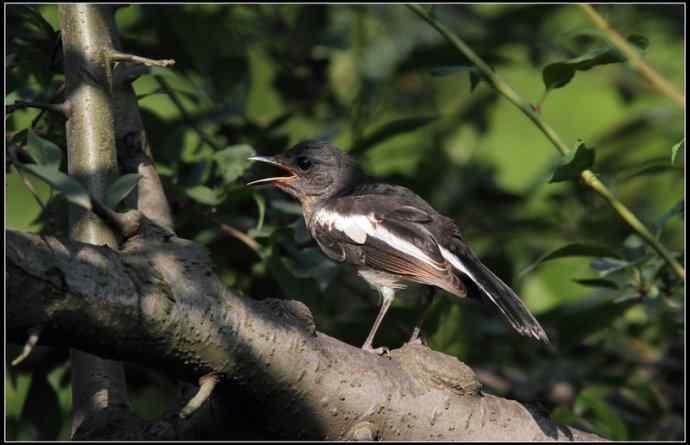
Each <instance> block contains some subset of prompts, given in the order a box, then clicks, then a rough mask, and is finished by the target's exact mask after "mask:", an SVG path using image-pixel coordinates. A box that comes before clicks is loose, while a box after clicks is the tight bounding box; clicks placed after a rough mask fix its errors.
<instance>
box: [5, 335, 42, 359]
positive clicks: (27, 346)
mask: <svg viewBox="0 0 690 445" xmlns="http://www.w3.org/2000/svg"><path fill="white" fill-rule="evenodd" d="M42 331H43V326H35V327H33V328H30V329H29V338H27V339H26V343H24V349H23V350H22V353H21V354H19V355H18V356H17V358H15V359H14V360H12V366H17V365H18V364H20V363H21V362H23V361H24V360H25V359H26V358H27V357H28V356H29V355H30V354H31V351H33V350H34V346H36V343H38V339H39V337H40V336H41V332H42Z"/></svg>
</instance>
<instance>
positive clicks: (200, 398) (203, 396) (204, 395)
mask: <svg viewBox="0 0 690 445" xmlns="http://www.w3.org/2000/svg"><path fill="white" fill-rule="evenodd" d="M219 380H220V377H219V376H218V374H215V373H211V374H206V375H205V376H202V377H201V378H200V379H199V391H197V393H196V394H195V395H194V397H192V398H191V399H190V400H189V402H187V404H186V405H185V406H184V408H182V410H181V411H180V418H182V419H184V418H186V417H189V416H190V415H192V413H194V411H196V410H197V409H199V408H200V407H201V405H203V404H204V402H205V401H206V400H208V398H209V397H210V396H211V393H213V389H214V388H215V387H216V384H217V383H218V381H219Z"/></svg>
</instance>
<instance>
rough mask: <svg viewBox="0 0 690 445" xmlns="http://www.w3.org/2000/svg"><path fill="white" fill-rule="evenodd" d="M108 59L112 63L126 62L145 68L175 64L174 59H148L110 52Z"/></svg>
mask: <svg viewBox="0 0 690 445" xmlns="http://www.w3.org/2000/svg"><path fill="white" fill-rule="evenodd" d="M108 57H109V58H110V60H111V61H112V62H128V63H135V64H138V65H146V66H162V67H166V66H171V65H174V64H175V60H174V59H149V58H148V57H142V56H136V55H134V54H129V53H123V52H122V51H117V50H111V51H109V52H108Z"/></svg>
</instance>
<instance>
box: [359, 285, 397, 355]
mask: <svg viewBox="0 0 690 445" xmlns="http://www.w3.org/2000/svg"><path fill="white" fill-rule="evenodd" d="M381 296H382V297H383V303H381V309H380V310H379V314H378V315H377V316H376V321H374V326H372V327H371V331H369V336H368V337H367V341H365V342H364V345H362V349H364V350H365V351H369V352H373V353H375V354H377V355H383V354H385V353H387V352H388V348H386V347H385V346H382V347H380V348H374V347H373V346H372V343H373V342H374V336H375V335H376V331H378V330H379V325H381V321H382V320H383V317H384V316H385V315H386V312H388V308H389V307H390V306H391V303H393V298H394V297H395V291H394V290H393V289H391V288H388V287H384V288H382V289H381Z"/></svg>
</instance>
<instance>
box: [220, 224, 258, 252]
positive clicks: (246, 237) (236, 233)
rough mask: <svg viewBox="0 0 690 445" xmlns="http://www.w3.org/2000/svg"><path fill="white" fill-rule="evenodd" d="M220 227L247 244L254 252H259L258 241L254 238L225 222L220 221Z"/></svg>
mask: <svg viewBox="0 0 690 445" xmlns="http://www.w3.org/2000/svg"><path fill="white" fill-rule="evenodd" d="M220 228H221V230H222V231H223V232H225V233H227V234H228V235H230V236H232V237H233V238H237V239H238V240H240V241H242V242H243V243H244V244H246V245H247V246H249V247H250V248H251V249H252V250H253V251H254V252H257V253H259V243H257V242H256V240H255V239H254V238H252V237H251V236H249V235H247V234H246V233H244V232H242V231H241V230H238V229H236V228H234V227H232V226H229V225H227V224H225V223H220Z"/></svg>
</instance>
